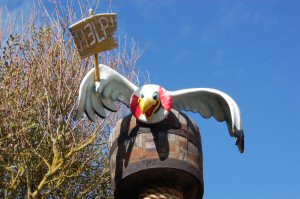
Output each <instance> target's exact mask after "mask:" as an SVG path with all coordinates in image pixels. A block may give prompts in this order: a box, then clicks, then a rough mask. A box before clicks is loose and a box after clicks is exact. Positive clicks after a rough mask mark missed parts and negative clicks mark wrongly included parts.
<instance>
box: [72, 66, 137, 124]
mask: <svg viewBox="0 0 300 199" xmlns="http://www.w3.org/2000/svg"><path fill="white" fill-rule="evenodd" d="M99 67H100V82H95V81H94V74H95V69H91V70H90V71H89V72H88V73H87V75H86V76H85V77H84V78H83V80H82V82H81V84H80V89H79V99H78V109H77V115H76V118H75V119H76V120H77V119H79V118H80V117H81V116H82V115H83V113H84V112H85V113H86V115H87V116H88V118H89V119H90V120H92V121H96V120H97V117H96V115H98V116H100V117H102V118H104V117H106V113H105V109H108V110H110V111H114V112H115V111H117V110H118V107H117V106H116V101H119V102H122V103H123V104H125V105H126V106H127V107H128V106H129V103H130V97H131V95H132V93H133V92H134V91H135V90H137V89H138V87H137V86H135V85H134V84H133V83H131V82H130V81H129V80H128V79H126V78H125V77H123V76H122V75H121V74H119V73H117V72H116V71H114V70H113V69H111V68H110V67H108V66H105V65H103V64H100V65H99Z"/></svg>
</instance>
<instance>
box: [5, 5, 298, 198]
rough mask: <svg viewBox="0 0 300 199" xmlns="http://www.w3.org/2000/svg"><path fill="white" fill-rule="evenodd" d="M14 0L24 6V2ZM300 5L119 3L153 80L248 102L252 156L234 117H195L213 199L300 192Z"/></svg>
mask: <svg viewBox="0 0 300 199" xmlns="http://www.w3.org/2000/svg"><path fill="white" fill-rule="evenodd" d="M2 2H3V1H1V0H0V3H2ZM12 2H14V4H12V5H11V6H10V7H9V8H10V9H11V10H17V9H19V8H20V7H19V8H17V7H18V6H17V5H19V3H21V2H22V1H12ZM108 2H109V1H102V3H103V4H102V5H103V7H102V8H100V9H99V10H96V13H100V12H104V11H106V9H107V3H108ZM14 6H15V7H14ZM299 8H300V2H299V1H296V0H295V1H293V0H286V1H283V0H263V1H258V0H254V1H250V0H248V1H236V0H226V1H225V0H220V1H217V0H213V1H208V0H199V1H196V0H194V1H193V0H187V1H179V0H164V1H159V0H152V1H149V0H129V1H113V2H112V6H111V9H112V11H113V12H116V13H118V23H119V31H118V33H119V34H120V35H124V34H127V35H128V37H134V39H135V40H136V41H138V42H139V43H140V44H141V47H142V48H143V49H144V54H143V56H142V58H141V60H140V61H139V66H140V70H141V72H142V73H146V72H148V73H149V74H150V80H151V83H155V84H160V85H162V86H163V87H165V88H166V89H167V90H177V89H184V88H193V87H194V88H195V87H208V88H215V89H219V90H221V91H224V92H226V93H228V94H229V95H231V96H232V97H233V98H234V99H235V100H236V102H237V103H238V104H239V106H240V109H241V111H242V114H243V120H244V130H245V136H246V138H245V139H246V140H245V152H244V154H240V153H239V152H238V150H237V147H236V146H234V139H232V138H231V137H229V134H228V132H227V127H226V124H225V123H218V122H217V121H216V120H214V119H209V120H205V119H203V118H201V116H200V115H198V114H190V116H191V117H192V118H193V119H195V120H196V121H197V122H198V124H199V126H200V131H201V135H202V142H203V152H204V180H205V194H204V198H205V199H241V198H242V199H253V198H257V199H287V198H288V199H299V198H300V155H299V151H300V127H299V126H300V116H299V113H300V105H299V103H300V81H299V79H300V36H299V35H300V12H299Z"/></svg>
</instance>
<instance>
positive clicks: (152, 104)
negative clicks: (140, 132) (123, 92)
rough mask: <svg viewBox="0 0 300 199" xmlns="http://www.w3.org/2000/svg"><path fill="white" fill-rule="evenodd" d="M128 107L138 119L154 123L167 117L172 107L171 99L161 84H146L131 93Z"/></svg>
mask: <svg viewBox="0 0 300 199" xmlns="http://www.w3.org/2000/svg"><path fill="white" fill-rule="evenodd" d="M130 108H131V111H132V114H133V115H134V116H135V117H136V118H137V119H138V120H139V121H141V122H144V123H148V124H154V123H158V122H160V121H162V120H164V119H165V118H166V117H167V115H168V114H169V112H170V111H171V108H172V99H171V96H170V95H169V94H168V92H167V91H166V90H165V89H164V88H162V87H161V86H158V85H154V84H147V85H144V86H142V87H141V88H139V89H138V90H136V91H135V92H134V93H133V94H132V96H131V100H130Z"/></svg>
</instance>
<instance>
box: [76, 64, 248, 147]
mask: <svg viewBox="0 0 300 199" xmlns="http://www.w3.org/2000/svg"><path fill="white" fill-rule="evenodd" d="M99 67H100V70H101V74H100V82H95V81H94V73H95V71H94V69H92V70H90V71H89V72H88V74H87V75H86V76H85V77H84V79H83V80H82V82H81V84H80V91H79V101H78V111H77V115H76V119H79V118H80V117H81V116H82V115H83V113H84V112H85V113H86V115H87V116H88V118H89V119H90V120H92V121H96V120H97V115H98V116H100V117H102V118H104V117H105V116H106V113H105V112H106V109H107V110H110V111H117V110H118V106H117V105H116V102H122V103H123V104H125V105H126V106H127V107H130V109H131V111H132V114H133V115H134V116H135V117H136V118H137V119H138V120H139V121H140V122H143V123H147V124H154V123H158V122H161V121H162V120H164V119H165V118H166V117H167V116H168V114H169V112H170V111H171V109H176V110H178V111H182V110H185V111H192V112H198V113H200V114H201V116H202V117H204V118H210V117H211V116H213V117H214V118H215V119H216V120H217V121H219V122H223V121H226V123H227V126H228V130H229V134H230V135H231V136H232V137H235V138H236V145H237V146H238V148H239V150H240V152H243V151H244V131H243V126H242V118H241V113H240V109H239V107H238V105H237V104H236V102H235V101H234V100H233V99H232V98H231V97H230V96H229V95H227V94H226V93H223V92H221V91H218V90H215V89H209V88H194V89H184V90H178V91H172V92H171V91H166V90H165V89H164V88H163V87H161V86H158V85H154V84H146V85H144V86H142V87H140V88H138V87H137V86H135V85H134V84H133V83H132V82H130V81H129V80H128V79H126V78H125V77H123V76H122V75H121V74H119V73H117V72H116V71H114V70H113V69H111V68H110V67H108V66H105V65H103V64H100V65H99Z"/></svg>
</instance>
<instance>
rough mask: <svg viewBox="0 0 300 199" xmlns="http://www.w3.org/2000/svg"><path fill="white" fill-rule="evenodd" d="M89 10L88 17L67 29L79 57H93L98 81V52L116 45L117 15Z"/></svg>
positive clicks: (95, 77) (95, 78)
mask: <svg viewBox="0 0 300 199" xmlns="http://www.w3.org/2000/svg"><path fill="white" fill-rule="evenodd" d="M89 12H90V13H89V14H90V16H89V17H88V18H85V19H82V20H81V21H79V22H77V23H75V24H73V25H72V26H70V28H69V29H70V32H71V34H72V36H73V38H74V42H75V44H76V46H77V49H78V52H79V54H80V56H81V58H86V57H89V56H93V57H94V67H95V76H94V80H95V81H100V68H99V60H98V53H99V52H102V51H107V50H112V49H114V48H116V47H118V43H117V41H116V39H115V38H114V33H115V31H116V30H117V15H116V14H114V13H105V14H97V15H94V11H93V10H92V9H90V10H89Z"/></svg>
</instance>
